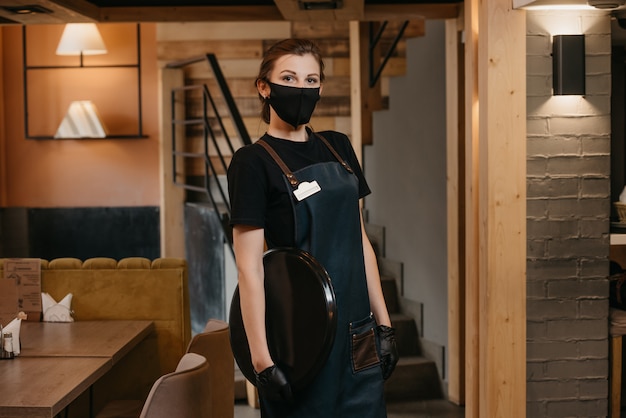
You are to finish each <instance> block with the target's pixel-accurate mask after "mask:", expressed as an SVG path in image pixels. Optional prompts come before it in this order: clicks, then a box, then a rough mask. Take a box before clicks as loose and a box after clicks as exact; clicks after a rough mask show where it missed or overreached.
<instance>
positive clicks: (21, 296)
mask: <svg viewBox="0 0 626 418" xmlns="http://www.w3.org/2000/svg"><path fill="white" fill-rule="evenodd" d="M20 311H22V312H24V313H26V315H27V319H26V320H27V321H39V320H40V319H41V259H39V258H8V259H5V260H4V278H1V279H0V323H1V324H2V325H3V326H4V325H6V324H8V323H9V322H11V320H13V319H14V318H16V317H17V314H18V313H19V312H20Z"/></svg>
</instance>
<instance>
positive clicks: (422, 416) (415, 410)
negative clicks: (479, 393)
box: [235, 399, 465, 418]
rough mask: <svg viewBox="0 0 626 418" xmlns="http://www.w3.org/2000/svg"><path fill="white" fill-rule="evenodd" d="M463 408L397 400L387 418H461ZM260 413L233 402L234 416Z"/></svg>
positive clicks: (442, 402)
mask: <svg viewBox="0 0 626 418" xmlns="http://www.w3.org/2000/svg"><path fill="white" fill-rule="evenodd" d="M464 415H465V410H464V408H462V407H458V406H456V405H454V404H452V403H450V402H448V401H446V400H441V399H436V400H430V401H414V402H397V403H390V404H388V405H387V418H463V417H464ZM260 416H261V413H260V412H259V410H258V409H254V408H252V407H250V406H248V404H247V403H246V402H238V403H236V404H235V418H259V417H260Z"/></svg>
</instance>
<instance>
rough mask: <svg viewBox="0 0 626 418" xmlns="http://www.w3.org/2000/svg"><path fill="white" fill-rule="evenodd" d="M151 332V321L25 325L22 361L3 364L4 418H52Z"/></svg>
mask: <svg viewBox="0 0 626 418" xmlns="http://www.w3.org/2000/svg"><path fill="white" fill-rule="evenodd" d="M152 329H153V324H152V322H150V321H81V322H73V323H40V322H22V328H21V330H20V340H21V343H22V344H21V353H20V355H19V356H18V357H16V358H15V359H13V360H1V361H0V417H2V418H18V417H19V418H40V417H41V418H52V417H54V416H55V415H57V414H58V413H59V412H61V411H62V410H63V409H64V408H65V407H67V405H69V404H70V403H71V402H72V401H73V400H74V399H76V398H77V397H78V396H79V395H80V394H81V393H83V392H85V391H86V390H88V389H89V388H90V387H91V385H93V384H94V383H95V382H96V381H97V380H98V379H99V378H101V377H102V376H103V375H104V374H105V373H106V372H107V371H109V370H110V369H111V368H112V367H113V364H115V363H116V362H117V361H118V360H119V359H120V358H122V357H123V355H124V354H126V353H128V352H129V351H130V350H131V349H132V348H133V347H134V346H136V345H137V344H138V343H139V342H140V341H141V340H142V339H143V338H145V337H146V336H147V335H148V334H149V333H150V332H151V330H152Z"/></svg>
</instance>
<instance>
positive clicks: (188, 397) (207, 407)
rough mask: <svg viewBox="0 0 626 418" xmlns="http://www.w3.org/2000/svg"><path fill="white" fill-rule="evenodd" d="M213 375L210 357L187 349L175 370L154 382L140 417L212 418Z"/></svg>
mask: <svg viewBox="0 0 626 418" xmlns="http://www.w3.org/2000/svg"><path fill="white" fill-rule="evenodd" d="M209 376H210V371H209V363H208V361H207V360H206V358H205V357H203V356H201V355H199V354H196V353H186V354H185V355H183V357H182V358H181V359H180V361H179V362H178V366H177V367H176V370H175V371H173V372H172V373H168V374H166V375H163V376H161V377H160V378H159V379H158V380H157V381H156V382H154V385H152V389H151V390H150V393H149V394H148V398H147V399H146V402H145V403H144V406H143V409H142V411H141V415H140V418H172V417H185V418H212V416H213V415H212V414H211V391H210V386H209Z"/></svg>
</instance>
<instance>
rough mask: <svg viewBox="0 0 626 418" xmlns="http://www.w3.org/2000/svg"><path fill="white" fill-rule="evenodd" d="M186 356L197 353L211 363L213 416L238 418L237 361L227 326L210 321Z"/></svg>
mask: <svg viewBox="0 0 626 418" xmlns="http://www.w3.org/2000/svg"><path fill="white" fill-rule="evenodd" d="M187 352H188V353H198V354H200V355H202V356H204V357H205V358H206V359H207V360H208V362H209V365H210V367H211V373H210V375H211V377H210V384H211V386H210V387H211V399H212V400H211V409H212V413H213V416H214V417H219V418H233V416H234V414H235V360H234V358H233V352H232V350H231V348H230V335H229V326H228V323H226V322H224V321H220V320H217V319H209V320H208V321H207V323H206V326H205V327H204V330H203V332H201V333H199V334H196V335H195V336H194V337H193V338H192V339H191V341H190V342H189V345H188V346H187Z"/></svg>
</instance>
